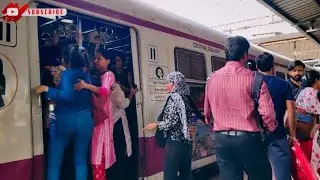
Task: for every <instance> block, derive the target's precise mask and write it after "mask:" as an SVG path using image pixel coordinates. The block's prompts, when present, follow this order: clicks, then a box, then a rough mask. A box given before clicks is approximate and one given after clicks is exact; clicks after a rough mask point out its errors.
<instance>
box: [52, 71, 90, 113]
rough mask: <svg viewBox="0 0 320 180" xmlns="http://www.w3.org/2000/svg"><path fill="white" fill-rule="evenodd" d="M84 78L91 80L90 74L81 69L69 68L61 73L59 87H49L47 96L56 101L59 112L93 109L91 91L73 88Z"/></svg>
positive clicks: (57, 111)
mask: <svg viewBox="0 0 320 180" xmlns="http://www.w3.org/2000/svg"><path fill="white" fill-rule="evenodd" d="M78 79H82V80H84V81H86V82H89V76H88V74H86V73H85V72H83V71H82V70H80V69H68V70H66V71H63V72H62V73H61V80H60V83H59V86H58V88H51V87H50V88H49V90H48V93H47V98H48V99H50V100H53V101H55V102H56V108H55V112H56V113H57V114H59V113H60V114H71V113H77V112H80V111H83V110H90V109H91V95H92V93H91V91H89V90H85V89H84V90H80V91H76V90H74V89H73V85H74V84H76V83H77V82H78Z"/></svg>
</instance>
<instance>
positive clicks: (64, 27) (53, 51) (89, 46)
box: [38, 3, 141, 180]
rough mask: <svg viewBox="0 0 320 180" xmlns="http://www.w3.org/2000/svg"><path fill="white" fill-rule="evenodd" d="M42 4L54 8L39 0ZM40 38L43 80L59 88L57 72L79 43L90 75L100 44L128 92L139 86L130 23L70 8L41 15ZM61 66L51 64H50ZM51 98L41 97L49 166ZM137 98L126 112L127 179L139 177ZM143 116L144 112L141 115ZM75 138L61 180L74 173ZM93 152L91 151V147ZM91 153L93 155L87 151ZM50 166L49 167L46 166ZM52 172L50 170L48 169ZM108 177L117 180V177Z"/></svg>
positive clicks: (70, 145) (45, 145)
mask: <svg viewBox="0 0 320 180" xmlns="http://www.w3.org/2000/svg"><path fill="white" fill-rule="evenodd" d="M38 7H39V8H52V7H51V6H49V5H46V4H42V3H40V4H39V5H38ZM38 39H39V56H40V77H41V84H43V85H48V86H50V87H56V88H59V83H57V82H56V81H58V80H59V78H57V77H56V76H55V75H56V74H57V71H63V70H64V69H68V63H69V61H68V57H69V54H68V52H67V51H66V49H67V47H68V46H69V45H79V47H82V48H84V49H85V50H86V51H87V53H88V55H89V59H90V60H89V62H88V63H87V65H88V71H87V72H89V73H90V75H95V74H96V73H97V72H96V70H95V68H94V63H93V61H94V58H95V56H96V52H97V49H98V48H104V49H105V50H107V51H108V52H109V53H110V54H112V56H111V57H112V59H111V63H110V65H109V70H111V71H113V72H114V74H115V76H116V81H117V82H118V83H119V84H120V85H121V87H122V89H123V91H124V92H125V94H126V96H128V95H129V94H130V89H131V87H132V86H133V87H135V86H137V85H138V88H139V86H140V82H139V77H138V76H139V69H138V65H137V64H138V59H137V47H135V46H136V45H137V42H135V41H136V36H135V32H134V31H133V30H132V29H130V28H129V27H125V26H121V25H118V24H115V23H111V22H107V21H104V20H101V19H96V18H92V17H88V16H85V15H81V14H78V13H75V12H72V11H68V14H67V16H64V17H58V16H52V17H48V16H45V17H39V18H38ZM58 66H59V67H62V68H58V69H57V68H51V67H58ZM48 104H49V101H48V100H47V99H46V98H45V97H44V96H43V97H42V111H43V113H42V114H43V117H42V119H43V132H44V134H43V135H44V136H43V137H44V138H43V143H44V152H45V159H46V161H45V162H46V166H47V160H48V156H49V154H48V147H49V146H50V138H49V136H50V131H49V129H50V123H49V108H48ZM137 112H141V111H139V110H137V107H136V99H135V98H133V99H132V100H131V103H130V105H129V107H128V108H126V114H127V119H128V126H129V130H130V136H131V142H132V155H131V156H130V157H127V158H126V159H125V163H122V166H123V167H120V168H121V171H122V172H126V173H124V174H125V175H126V176H125V177H124V179H126V180H130V179H132V180H134V179H138V121H137ZM140 117H141V116H140ZM73 152H74V148H73V141H72V139H71V141H70V143H69V144H68V146H67V147H66V148H65V151H64V157H63V162H62V165H61V168H60V169H61V170H60V179H61V180H71V179H75V178H74V177H75V176H74V159H73ZM89 152H90V151H89ZM88 157H90V155H89V153H88ZM88 159H90V158H88ZM45 169H47V168H45ZM91 169H92V168H91V164H90V160H88V170H89V173H88V176H89V177H88V179H92V172H91V171H92V170H91ZM47 173H50V172H47V171H46V173H45V174H47ZM107 174H108V173H107ZM107 179H115V180H118V179H119V178H118V177H112V178H109V177H108V178H107Z"/></svg>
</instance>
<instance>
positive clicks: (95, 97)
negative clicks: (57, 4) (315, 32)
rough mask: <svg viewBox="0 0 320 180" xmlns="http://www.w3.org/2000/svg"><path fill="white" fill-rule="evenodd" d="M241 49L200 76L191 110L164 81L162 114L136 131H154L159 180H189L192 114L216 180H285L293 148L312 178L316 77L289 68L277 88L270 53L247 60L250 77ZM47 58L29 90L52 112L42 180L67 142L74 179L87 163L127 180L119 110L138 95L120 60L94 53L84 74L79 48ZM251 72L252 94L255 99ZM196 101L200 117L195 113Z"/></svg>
mask: <svg viewBox="0 0 320 180" xmlns="http://www.w3.org/2000/svg"><path fill="white" fill-rule="evenodd" d="M51 45H52V44H51ZM249 48H250V44H249V42H248V41H247V40H246V39H245V38H243V37H240V36H236V37H231V38H229V39H228V40H227V43H226V46H225V52H226V59H227V63H226V65H225V66H224V67H222V68H221V69H220V70H218V71H216V72H214V73H213V74H212V75H211V76H210V77H209V78H208V81H207V85H206V89H205V92H203V93H202V94H201V96H203V97H202V98H201V100H200V101H199V102H194V101H193V99H192V97H191V95H190V90H189V87H188V84H187V81H186V79H185V77H184V75H183V74H182V73H180V72H171V73H169V74H168V76H167V83H166V89H167V91H168V93H169V96H168V98H167V101H166V103H165V105H164V107H163V110H162V113H161V114H160V115H159V117H158V121H157V122H155V123H151V124H148V125H146V126H145V127H144V131H151V130H155V129H157V136H156V137H157V138H158V140H157V142H160V141H161V138H163V142H162V143H161V144H162V146H164V147H165V157H164V159H165V165H164V179H165V180H176V179H177V178H178V174H179V177H180V178H181V179H183V180H191V179H192V174H191V161H192V141H193V140H194V134H192V128H194V127H193V114H195V115H196V116H197V117H199V118H200V119H202V120H203V121H204V122H206V123H207V124H209V125H212V123H211V122H210V121H211V119H212V117H213V119H214V121H213V130H214V132H215V143H216V157H217V163H218V166H219V169H220V176H221V179H222V180H242V179H243V173H244V172H245V173H246V174H247V175H248V177H249V179H251V180H271V179H272V174H273V173H274V176H275V177H276V179H277V180H290V179H291V174H292V172H291V170H292V168H291V144H293V143H297V144H299V145H300V147H301V149H302V150H303V152H304V153H305V156H306V157H307V158H308V160H309V161H310V163H311V164H312V166H313V168H314V169H315V171H317V172H318V173H320V163H319V162H320V161H319V158H320V145H319V144H320V140H318V139H320V135H319V132H318V131H319V130H318V120H319V114H320V102H319V99H320V98H319V97H320V94H319V90H320V73H319V72H317V71H314V70H311V71H308V72H304V71H305V65H304V64H303V63H302V62H301V61H298V60H296V61H293V62H291V63H290V64H289V65H288V71H289V73H288V75H289V78H288V81H285V80H283V79H281V78H279V77H277V76H275V75H274V74H275V72H274V71H275V69H274V58H273V56H272V55H271V54H269V53H263V54H261V55H259V56H257V57H256V59H255V64H256V67H254V69H255V70H257V71H258V72H259V73H257V72H254V71H253V70H252V69H250V68H248V67H247V66H246V64H247V62H248V50H249ZM51 50H53V49H52V48H51ZM44 51H45V50H44ZM54 52H56V53H57V54H58V55H57V56H55V57H51V61H52V62H47V63H46V64H45V65H43V66H41V67H42V68H43V69H44V71H46V70H47V72H49V73H47V74H45V75H44V76H43V78H44V79H45V82H46V84H43V85H39V86H38V87H37V88H36V92H37V93H38V94H42V93H45V97H46V99H47V100H48V101H47V103H48V104H54V105H55V114H56V132H55V136H54V138H52V139H51V140H50V142H49V150H48V154H49V155H48V165H47V179H48V180H58V179H59V177H60V167H61V164H62V160H63V154H64V151H65V148H66V146H67V145H68V144H69V143H70V142H71V141H73V145H74V150H73V156H74V165H75V176H76V179H77V180H85V179H87V177H88V163H87V161H88V159H89V157H90V161H91V164H92V171H93V179H94V180H104V179H117V180H121V179H126V177H125V173H123V171H124V169H123V167H124V166H125V164H126V158H127V157H129V156H131V154H132V148H131V147H132V145H131V137H130V130H129V126H128V118H127V116H126V112H125V109H126V108H127V107H128V106H129V104H130V101H131V100H132V99H133V97H134V95H135V93H136V91H137V90H136V87H135V86H134V85H133V82H132V77H131V74H130V72H129V71H127V70H126V69H125V68H124V62H123V58H122V57H121V55H114V54H112V53H110V52H108V51H107V50H105V49H103V48H99V46H97V48H96V51H95V59H94V68H95V70H96V73H95V74H92V73H90V71H91V69H92V67H91V66H90V63H89V62H90V60H89V59H90V58H89V55H88V52H87V50H86V49H84V48H82V47H79V46H78V45H70V46H68V48H67V49H65V50H64V51H63V52H62V53H60V50H59V49H55V51H54ZM59 53H60V54H61V55H59ZM59 59H60V60H59ZM55 60H57V61H55ZM111 61H114V62H115V63H113V64H114V65H113V66H111V65H110V64H112V63H111ZM259 74H260V75H261V77H262V78H261V84H260V85H261V87H259V89H258V94H257V97H258V98H256V99H255V97H254V96H253V94H254V93H253V89H254V87H255V83H254V82H256V81H257V79H258V77H259ZM255 102H256V103H255ZM199 103H200V106H201V107H203V108H204V116H203V115H202V114H201V113H200V111H199V110H198V109H197V108H198V107H199ZM201 104H202V105H201ZM45 107H46V106H45ZM255 112H257V113H258V115H259V116H256V114H255ZM259 117H260V120H261V121H262V122H261V124H259V121H258V120H257V118H259ZM129 120H130V119H129ZM262 130H263V131H262ZM261 132H263V134H262V133H261ZM89 152H90V154H91V155H90V156H88V153H89ZM106 170H107V175H106Z"/></svg>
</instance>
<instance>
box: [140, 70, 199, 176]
mask: <svg viewBox="0 0 320 180" xmlns="http://www.w3.org/2000/svg"><path fill="white" fill-rule="evenodd" d="M166 88H167V91H168V93H170V95H169V97H168V99H167V103H166V105H165V107H164V108H163V111H162V112H163V114H162V116H161V117H162V118H159V119H158V122H156V123H151V124H149V125H147V126H146V127H145V128H144V131H149V130H153V129H156V128H158V129H159V130H163V132H164V135H165V139H166V145H165V167H164V180H176V179H177V174H178V172H179V174H180V178H181V179H183V180H191V179H192V174H191V160H192V159H191V158H192V139H193V138H192V137H191V133H189V132H190V129H191V128H190V125H191V123H192V113H193V112H194V113H196V115H197V116H199V117H201V116H202V115H201V113H200V112H199V111H197V110H196V109H195V108H194V107H195V103H194V102H193V101H192V100H191V98H190V97H191V96H190V91H189V88H188V86H187V82H186V80H185V77H184V75H183V74H182V73H180V72H171V73H169V74H168V76H167V83H166Z"/></svg>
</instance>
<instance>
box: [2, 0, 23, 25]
mask: <svg viewBox="0 0 320 180" xmlns="http://www.w3.org/2000/svg"><path fill="white" fill-rule="evenodd" d="M27 9H28V4H24V5H23V6H21V7H19V4H18V3H14V2H10V3H9V4H8V5H7V6H6V7H5V8H3V9H2V16H3V19H4V20H6V21H7V22H10V21H14V22H17V21H19V19H20V18H21V17H22V14H23V13H24V12H25V11H26V10H27Z"/></svg>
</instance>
